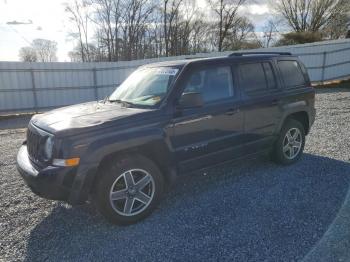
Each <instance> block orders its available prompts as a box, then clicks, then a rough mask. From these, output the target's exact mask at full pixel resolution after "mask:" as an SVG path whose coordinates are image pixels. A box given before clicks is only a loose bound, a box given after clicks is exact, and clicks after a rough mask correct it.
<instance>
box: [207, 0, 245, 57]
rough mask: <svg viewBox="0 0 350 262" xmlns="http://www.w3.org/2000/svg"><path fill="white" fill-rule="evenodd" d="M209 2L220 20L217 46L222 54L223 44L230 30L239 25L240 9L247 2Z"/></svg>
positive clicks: (233, 0)
mask: <svg viewBox="0 0 350 262" xmlns="http://www.w3.org/2000/svg"><path fill="white" fill-rule="evenodd" d="M208 2H209V5H210V7H211V9H212V11H213V12H214V14H215V15H216V16H217V19H218V24H217V27H218V32H217V46H218V51H219V52H220V51H223V44H224V41H225V40H226V38H227V36H228V35H229V31H230V29H232V28H233V27H234V26H235V25H236V24H237V23H238V20H239V14H238V9H239V8H240V7H241V6H242V5H243V4H244V3H245V2H246V0H208Z"/></svg>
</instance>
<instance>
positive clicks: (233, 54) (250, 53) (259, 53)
mask: <svg viewBox="0 0 350 262" xmlns="http://www.w3.org/2000/svg"><path fill="white" fill-rule="evenodd" d="M245 55H292V53H290V52H237V53H232V54H230V55H229V56H230V57H232V56H245Z"/></svg>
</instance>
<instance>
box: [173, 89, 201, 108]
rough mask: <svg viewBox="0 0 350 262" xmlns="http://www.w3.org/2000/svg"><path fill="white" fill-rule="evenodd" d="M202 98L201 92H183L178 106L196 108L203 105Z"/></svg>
mask: <svg viewBox="0 0 350 262" xmlns="http://www.w3.org/2000/svg"><path fill="white" fill-rule="evenodd" d="M203 104H204V103H203V98H202V94H201V93H196V92H191V93H184V94H183V95H182V96H181V99H180V103H179V106H180V108H196V107H202V106H203Z"/></svg>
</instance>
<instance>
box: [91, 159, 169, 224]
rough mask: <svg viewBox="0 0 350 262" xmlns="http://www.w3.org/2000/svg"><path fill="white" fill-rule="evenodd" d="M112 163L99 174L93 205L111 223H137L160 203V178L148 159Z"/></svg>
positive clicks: (120, 160)
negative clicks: (94, 204)
mask: <svg viewBox="0 0 350 262" xmlns="http://www.w3.org/2000/svg"><path fill="white" fill-rule="evenodd" d="M112 161H113V162H111V163H108V164H107V165H106V166H105V167H103V168H102V170H101V172H100V174H99V176H100V178H99V180H98V183H97V187H96V192H95V196H94V199H95V203H96V205H97V208H98V209H99V211H100V213H101V214H102V215H103V216H104V217H105V218H106V219H107V220H108V221H110V222H111V223H113V224H119V225H128V224H133V223H136V222H138V221H140V220H142V219H144V218H146V217H147V216H148V215H150V214H151V213H152V211H153V210H154V208H155V207H156V206H157V205H158V203H159V202H160V199H161V196H162V193H163V188H164V179H163V176H162V174H161V172H160V170H159V169H158V167H157V166H156V165H155V164H154V163H153V162H152V161H151V160H149V159H148V158H146V157H144V156H141V155H130V156H125V157H122V158H120V159H117V160H112Z"/></svg>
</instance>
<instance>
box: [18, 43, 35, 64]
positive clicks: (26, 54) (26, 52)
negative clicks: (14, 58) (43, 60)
mask: <svg viewBox="0 0 350 262" xmlns="http://www.w3.org/2000/svg"><path fill="white" fill-rule="evenodd" d="M19 58H20V60H21V61H23V62H37V61H38V57H37V55H36V52H35V50H34V48H33V47H30V46H26V47H22V48H21V49H20V50H19Z"/></svg>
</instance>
